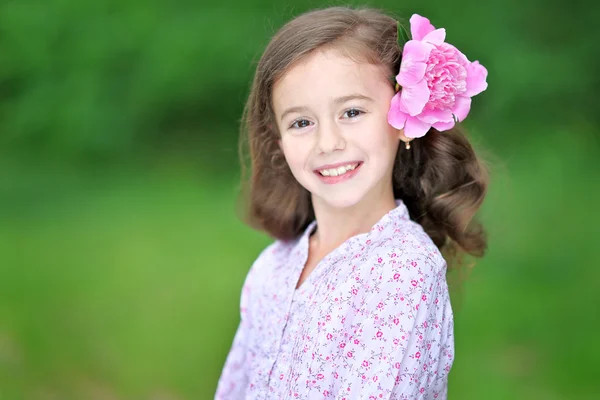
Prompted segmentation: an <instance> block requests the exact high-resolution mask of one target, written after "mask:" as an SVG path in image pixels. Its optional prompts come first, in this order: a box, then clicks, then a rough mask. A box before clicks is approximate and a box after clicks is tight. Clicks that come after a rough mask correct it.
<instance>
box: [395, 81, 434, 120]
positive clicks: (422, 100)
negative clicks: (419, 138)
mask: <svg viewBox="0 0 600 400" xmlns="http://www.w3.org/2000/svg"><path fill="white" fill-rule="evenodd" d="M429 94H430V92H429V88H428V87H427V82H426V81H425V80H424V79H423V80H421V81H420V82H419V83H417V84H416V85H414V86H407V87H403V88H402V91H401V92H400V102H401V103H402V106H404V109H405V110H406V111H408V113H409V114H410V115H411V116H415V115H418V114H420V113H421V111H423V107H425V104H427V102H428V101H429Z"/></svg>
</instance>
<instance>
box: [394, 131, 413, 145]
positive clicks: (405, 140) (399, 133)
mask: <svg viewBox="0 0 600 400" xmlns="http://www.w3.org/2000/svg"><path fill="white" fill-rule="evenodd" d="M396 132H397V133H398V139H400V140H402V141H403V142H404V143H408V142H410V141H411V140H413V138H408V137H406V136H404V128H402V129H397V130H396Z"/></svg>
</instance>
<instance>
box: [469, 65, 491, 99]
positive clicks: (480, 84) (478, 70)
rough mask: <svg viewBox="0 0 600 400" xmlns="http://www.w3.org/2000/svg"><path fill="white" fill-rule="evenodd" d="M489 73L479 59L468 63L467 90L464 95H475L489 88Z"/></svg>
mask: <svg viewBox="0 0 600 400" xmlns="http://www.w3.org/2000/svg"><path fill="white" fill-rule="evenodd" d="M487 74H488V72H487V69H486V68H485V67H484V66H483V65H481V64H479V61H473V62H472V63H470V64H469V65H467V91H466V92H465V93H463V96H469V97H471V96H475V95H477V94H479V93H481V92H483V91H484V90H485V89H487V82H486V78H487Z"/></svg>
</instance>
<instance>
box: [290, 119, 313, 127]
mask: <svg viewBox="0 0 600 400" xmlns="http://www.w3.org/2000/svg"><path fill="white" fill-rule="evenodd" d="M309 124H310V121H308V120H306V119H299V120H297V121H294V123H293V124H292V126H290V128H296V129H300V128H306V127H307V126H309Z"/></svg>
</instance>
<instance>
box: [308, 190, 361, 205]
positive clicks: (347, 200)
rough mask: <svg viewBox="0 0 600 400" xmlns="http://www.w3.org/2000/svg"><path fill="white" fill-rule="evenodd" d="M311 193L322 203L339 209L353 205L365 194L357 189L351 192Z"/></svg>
mask: <svg viewBox="0 0 600 400" xmlns="http://www.w3.org/2000/svg"><path fill="white" fill-rule="evenodd" d="M311 193H312V195H313V197H316V198H318V199H319V200H320V201H321V202H322V203H324V204H327V205H328V206H330V207H332V208H338V209H342V208H349V207H353V206H355V205H357V204H358V203H360V201H361V200H362V199H363V198H364V196H363V194H362V193H359V192H358V191H356V190H354V191H352V192H350V193H315V192H311Z"/></svg>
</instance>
